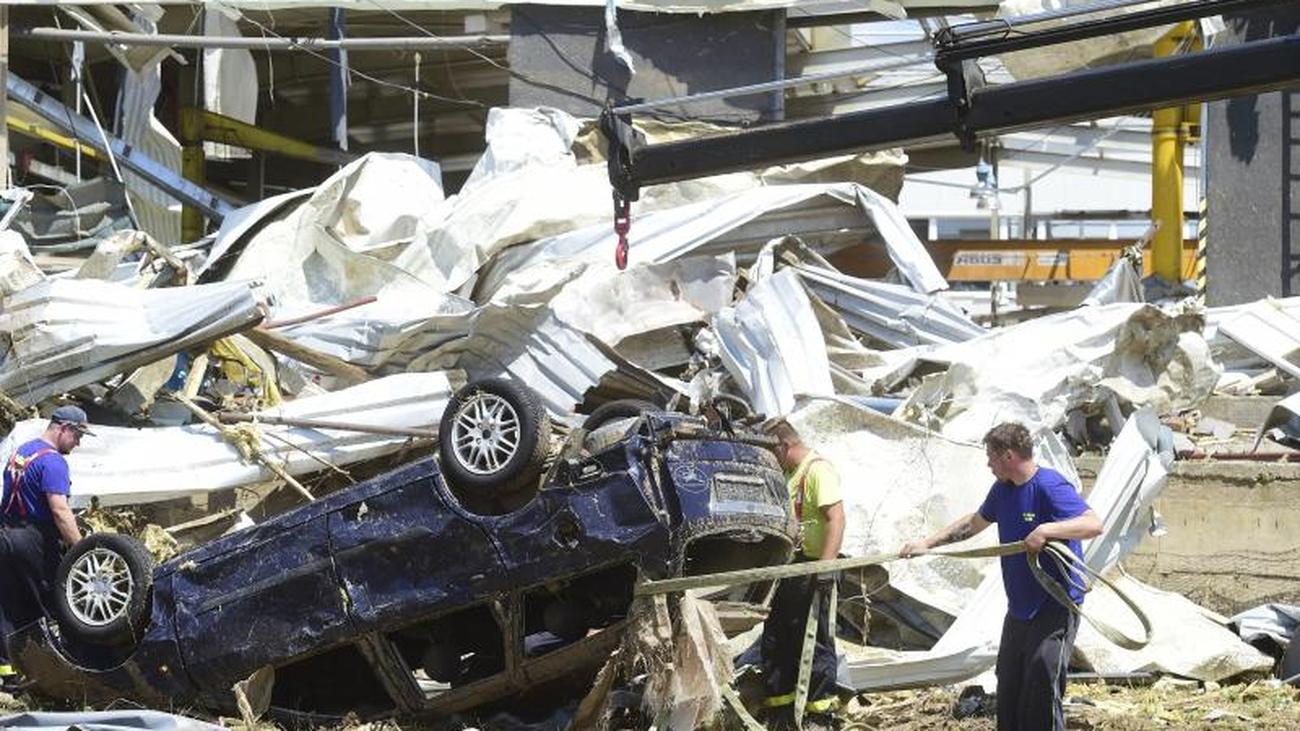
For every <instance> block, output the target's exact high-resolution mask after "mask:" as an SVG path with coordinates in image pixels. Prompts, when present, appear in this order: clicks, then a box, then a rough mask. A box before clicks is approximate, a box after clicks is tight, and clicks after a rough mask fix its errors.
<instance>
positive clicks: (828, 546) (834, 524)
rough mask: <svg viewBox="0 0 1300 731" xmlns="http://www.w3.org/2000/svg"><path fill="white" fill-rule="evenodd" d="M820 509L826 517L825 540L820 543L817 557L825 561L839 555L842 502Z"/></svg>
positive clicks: (842, 541) (842, 522)
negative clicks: (820, 552)
mask: <svg viewBox="0 0 1300 731" xmlns="http://www.w3.org/2000/svg"><path fill="white" fill-rule="evenodd" d="M821 511H822V515H823V516H824V517H825V518H826V542H825V543H823V544H822V555H821V556H819V558H821V559H822V560H823V561H826V560H830V559H832V558H835V557H836V556H839V555H840V548H841V547H842V546H843V545H844V503H842V502H841V503H835V504H834V505H827V506H826V507H824V508H822V509H821Z"/></svg>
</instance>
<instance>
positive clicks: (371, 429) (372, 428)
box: [217, 411, 438, 439]
mask: <svg viewBox="0 0 1300 731" xmlns="http://www.w3.org/2000/svg"><path fill="white" fill-rule="evenodd" d="M217 419H218V420H219V421H220V422H221V423H222V424H242V423H251V424H259V423H260V424H282V425H284V426H298V427H302V428H304V429H334V430H337V431H355V432H362V433H364V434H380V435H383V436H392V437H415V438H417V439H437V438H438V432H437V430H434V429H405V428H402V427H396V426H376V425H374V424H357V423H354V422H347V421H326V420H324V419H299V418H294V417H290V416H271V415H268V414H243V413H239V412H235V411H222V412H221V413H219V414H217Z"/></svg>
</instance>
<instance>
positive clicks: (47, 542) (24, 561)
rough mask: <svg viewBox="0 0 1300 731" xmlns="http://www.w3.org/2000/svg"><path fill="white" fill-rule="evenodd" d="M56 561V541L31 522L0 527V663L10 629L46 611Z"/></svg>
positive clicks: (5, 658) (4, 660) (3, 660)
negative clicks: (49, 585)
mask: <svg viewBox="0 0 1300 731" xmlns="http://www.w3.org/2000/svg"><path fill="white" fill-rule="evenodd" d="M58 561H59V550H58V541H57V539H52V537H51V536H50V535H49V534H48V532H46V531H42V530H41V529H40V528H38V527H37V526H35V525H32V524H26V525H16V524H9V525H6V526H5V527H3V528H0V655H3V657H0V665H7V664H8V663H9V648H8V645H7V641H8V638H9V635H10V633H12V632H13V631H14V630H16V629H18V628H19V627H24V626H26V625H28V624H30V623H32V622H35V621H36V620H38V619H40V618H41V617H42V616H44V615H45V600H46V597H47V596H48V591H49V590H48V584H49V580H50V578H51V577H53V576H54V573H55V570H56V569H57V567H58Z"/></svg>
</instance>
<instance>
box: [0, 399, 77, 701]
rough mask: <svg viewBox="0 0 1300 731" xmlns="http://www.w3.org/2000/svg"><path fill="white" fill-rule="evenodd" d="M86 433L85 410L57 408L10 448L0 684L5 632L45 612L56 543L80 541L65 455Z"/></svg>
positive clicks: (0, 510) (1, 540) (7, 673)
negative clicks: (34, 434) (32, 434)
mask: <svg viewBox="0 0 1300 731" xmlns="http://www.w3.org/2000/svg"><path fill="white" fill-rule="evenodd" d="M88 433H90V430H89V429H88V428H87V424H86V412H84V411H82V410H81V409H79V408H77V407H76V406H60V407H59V408H57V409H55V410H54V413H53V414H51V416H50V423H49V424H48V425H47V426H46V427H45V431H44V432H43V433H42V434H41V436H40V437H39V438H37V439H33V440H31V441H30V442H25V443H23V444H21V445H19V446H18V449H16V450H14V453H13V455H12V456H10V458H9V461H8V463H7V464H5V467H4V492H3V493H2V494H0V651H2V652H0V655H3V656H0V681H4V682H6V683H7V679H8V678H9V677H11V676H13V674H14V671H13V668H12V667H10V665H9V654H8V648H7V647H6V646H5V645H4V642H5V641H6V640H7V639H8V636H9V633H11V632H13V631H14V630H15V629H18V628H19V627H22V626H23V625H25V624H28V623H29V622H32V621H35V620H36V619H38V618H40V616H41V615H42V614H43V613H44V612H43V606H44V599H45V596H46V594H47V592H48V584H49V582H50V580H51V579H52V578H53V577H54V573H55V570H56V569H57V568H58V564H59V557H60V555H61V553H62V551H61V550H60V546H59V544H60V543H63V544H64V545H68V546H71V545H72V544H73V543H76V542H77V541H79V540H81V531H80V530H79V529H78V528H77V521H76V518H75V517H74V516H73V515H72V508H71V507H69V506H68V496H69V495H70V494H71V492H72V479H71V477H70V476H69V474H68V462H67V460H66V459H64V458H63V455H65V454H68V453H70V452H71V451H72V450H73V449H75V448H76V447H77V445H78V444H80V443H81V435H82V434H88Z"/></svg>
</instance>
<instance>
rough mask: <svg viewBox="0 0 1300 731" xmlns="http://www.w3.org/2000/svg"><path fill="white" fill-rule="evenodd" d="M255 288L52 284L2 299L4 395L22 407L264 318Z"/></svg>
mask: <svg viewBox="0 0 1300 731" xmlns="http://www.w3.org/2000/svg"><path fill="white" fill-rule="evenodd" d="M261 317H262V314H261V312H260V310H259V309H258V303H257V300H256V298H254V296H253V291H252V286H251V285H250V284H248V283H244V282H229V283H219V284H209V285H200V286H195V287H180V288H174V289H153V290H138V289H132V288H129V287H124V286H122V285H118V284H113V283H110V282H100V281H96V280H86V279H82V280H47V281H45V282H42V283H40V284H37V285H35V286H32V287H28V288H27V289H24V290H22V291H20V292H18V293H16V294H14V295H11V296H9V297H7V298H5V300H4V301H3V311H2V312H0V323H2V325H3V328H2V329H3V331H4V332H5V333H6V334H7V335H8V342H7V343H6V344H7V345H8V349H7V351H6V352H5V353H4V355H3V361H2V362H0V390H2V391H4V392H6V393H8V394H9V395H10V396H12V397H14V398H15V399H17V400H18V401H20V402H22V403H24V404H35V403H37V402H38V401H40V400H41V399H44V398H46V397H48V396H51V395H53V394H56V393H60V392H63V391H68V390H71V389H73V388H77V387H78V386H84V385H87V384H90V383H94V382H96V381H100V380H103V379H105V378H108V377H110V376H113V375H116V374H118V373H124V372H126V371H128V370H130V369H132V368H136V367H138V366H142V365H145V364H146V363H151V362H153V361H155V360H158V359H159V358H162V357H165V356H168V355H171V354H172V353H176V352H179V351H181V350H185V349H186V348H189V347H192V346H194V345H197V344H200V343H204V342H207V341H210V340H215V339H216V338H219V337H223V336H225V335H229V334H231V333H234V332H237V331H239V330H242V329H244V328H246V327H248V326H250V325H252V324H254V323H256V322H257V321H258V320H260V319H261Z"/></svg>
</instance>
